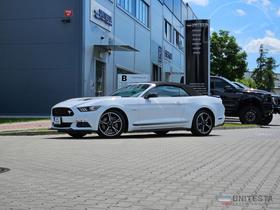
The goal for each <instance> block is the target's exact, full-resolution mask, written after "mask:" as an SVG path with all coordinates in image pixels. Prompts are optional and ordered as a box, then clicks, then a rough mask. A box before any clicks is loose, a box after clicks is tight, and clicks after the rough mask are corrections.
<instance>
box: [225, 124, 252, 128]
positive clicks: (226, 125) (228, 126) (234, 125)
mask: <svg viewBox="0 0 280 210" xmlns="http://www.w3.org/2000/svg"><path fill="white" fill-rule="evenodd" d="M256 126H257V125H254V124H239V123H225V124H224V125H223V126H222V127H226V128H231V127H256Z"/></svg>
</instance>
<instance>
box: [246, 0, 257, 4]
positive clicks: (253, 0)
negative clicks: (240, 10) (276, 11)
mask: <svg viewBox="0 0 280 210" xmlns="http://www.w3.org/2000/svg"><path fill="white" fill-rule="evenodd" d="M245 2H246V3H247V4H253V3H257V2H258V0H245Z"/></svg>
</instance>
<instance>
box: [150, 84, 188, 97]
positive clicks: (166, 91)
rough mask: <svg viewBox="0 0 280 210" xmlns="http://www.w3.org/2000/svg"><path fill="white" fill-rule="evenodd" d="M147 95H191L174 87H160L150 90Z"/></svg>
mask: <svg viewBox="0 0 280 210" xmlns="http://www.w3.org/2000/svg"><path fill="white" fill-rule="evenodd" d="M147 94H157V95H158V96H159V97H180V96H188V95H189V94H188V93H187V92H186V91H185V90H183V89H182V88H179V87H174V86H158V87H155V88H153V89H152V90H150V91H149V92H148V93H147Z"/></svg>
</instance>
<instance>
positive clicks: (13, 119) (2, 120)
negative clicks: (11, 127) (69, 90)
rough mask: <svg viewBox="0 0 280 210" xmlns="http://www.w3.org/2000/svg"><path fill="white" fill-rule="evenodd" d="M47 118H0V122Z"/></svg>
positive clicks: (30, 120)
mask: <svg viewBox="0 0 280 210" xmlns="http://www.w3.org/2000/svg"><path fill="white" fill-rule="evenodd" d="M47 119H48V118H0V124H4V123H16V122H32V121H38V120H47Z"/></svg>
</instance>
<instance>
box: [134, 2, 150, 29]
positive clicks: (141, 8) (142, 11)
mask: <svg viewBox="0 0 280 210" xmlns="http://www.w3.org/2000/svg"><path fill="white" fill-rule="evenodd" d="M136 18H137V19H138V20H139V21H140V22H141V23H143V24H144V25H145V26H149V6H148V5H147V4H146V3H145V2H144V1H143V0H136Z"/></svg>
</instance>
